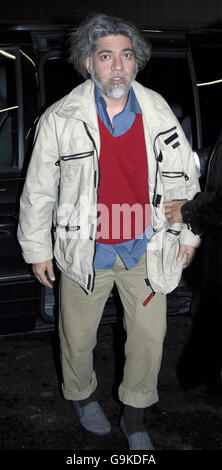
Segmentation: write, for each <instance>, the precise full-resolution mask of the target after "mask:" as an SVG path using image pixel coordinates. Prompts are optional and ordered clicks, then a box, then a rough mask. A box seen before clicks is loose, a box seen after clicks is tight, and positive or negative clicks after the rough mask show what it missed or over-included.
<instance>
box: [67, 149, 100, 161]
mask: <svg viewBox="0 0 222 470" xmlns="http://www.w3.org/2000/svg"><path fill="white" fill-rule="evenodd" d="M91 155H93V151H92V150H91V151H90V152H81V153H76V154H74V155H64V157H61V160H63V161H65V162H66V161H67V160H79V159H81V158H87V157H91Z"/></svg>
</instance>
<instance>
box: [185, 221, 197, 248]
mask: <svg viewBox="0 0 222 470" xmlns="http://www.w3.org/2000/svg"><path fill="white" fill-rule="evenodd" d="M200 242H201V239H200V237H199V235H195V234H194V233H193V232H192V230H189V229H188V228H186V226H183V228H182V230H181V234H180V244H181V245H188V246H193V247H194V248H197V247H198V246H199V245H200Z"/></svg>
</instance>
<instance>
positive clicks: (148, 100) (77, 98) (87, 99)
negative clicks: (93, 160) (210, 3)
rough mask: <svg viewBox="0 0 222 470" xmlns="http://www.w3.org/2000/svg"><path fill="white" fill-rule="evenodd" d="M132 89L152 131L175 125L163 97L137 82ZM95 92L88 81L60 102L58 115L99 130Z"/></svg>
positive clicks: (91, 82)
mask: <svg viewBox="0 0 222 470" xmlns="http://www.w3.org/2000/svg"><path fill="white" fill-rule="evenodd" d="M132 88H133V91H134V93H135V96H136V98H137V100H138V103H139V106H140V108H141V111H142V114H143V119H144V121H145V122H146V124H147V125H148V128H149V129H150V131H151V129H152V130H153V131H154V132H158V131H159V130H160V129H166V127H170V126H171V125H172V122H173V123H174V125H175V120H174V119H173V118H172V113H171V112H170V111H169V108H168V107H167V106H166V103H165V102H163V99H162V97H160V96H159V95H158V94H157V93H156V92H154V91H153V90H150V89H147V88H144V86H143V85H141V84H140V83H138V82H137V81H134V82H133V84H132ZM94 90H95V85H94V83H93V81H92V80H90V79H89V80H86V81H85V82H83V83H82V84H81V85H79V86H77V87H76V88H74V89H73V90H72V91H71V92H70V93H69V94H68V95H66V96H65V97H64V98H62V99H61V100H60V101H59V102H58V106H57V109H56V110H55V112H56V114H57V115H58V116H60V117H63V118H69V119H78V120H80V121H83V122H85V123H86V124H87V125H89V126H90V127H92V128H94V129H96V128H98V122H97V112H96V104H95V92H94ZM167 108H168V109H167ZM163 111H164V112H163Z"/></svg>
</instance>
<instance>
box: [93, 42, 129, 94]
mask: <svg viewBox="0 0 222 470" xmlns="http://www.w3.org/2000/svg"><path fill="white" fill-rule="evenodd" d="M86 68H87V70H88V72H89V73H90V75H91V78H92V80H93V81H94V83H95V84H96V85H97V86H98V88H99V89H100V91H101V92H102V94H103V95H105V96H107V97H108V98H111V99H119V98H121V97H122V96H124V95H126V94H127V93H128V91H129V89H130V86H131V83H132V81H133V80H134V78H135V76H136V73H137V64H136V62H135V58H134V54H133V49H132V43H131V40H130V39H129V38H128V37H126V36H123V35H121V34H118V35H110V36H106V37H103V38H101V39H99V41H98V44H97V48H96V50H95V52H94V54H93V57H92V58H87V60H86Z"/></svg>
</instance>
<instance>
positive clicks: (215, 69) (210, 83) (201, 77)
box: [192, 43, 222, 147]
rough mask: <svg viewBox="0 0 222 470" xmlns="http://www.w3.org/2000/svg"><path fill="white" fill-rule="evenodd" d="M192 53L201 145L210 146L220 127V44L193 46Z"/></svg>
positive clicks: (221, 86)
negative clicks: (200, 128)
mask: <svg viewBox="0 0 222 470" xmlns="http://www.w3.org/2000/svg"><path fill="white" fill-rule="evenodd" d="M192 55H193V59H194V64H195V69H196V80H197V89H198V93H199V101H200V110H201V119H202V132H203V146H204V147H212V146H213V145H214V144H215V142H216V140H217V137H218V135H219V133H220V132H221V129H222V114H221V109H222V65H221V55H222V45H221V43H220V44H217V45H214V46H212V45H211V44H204V45H201V46H198V47H194V48H193V50H192Z"/></svg>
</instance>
